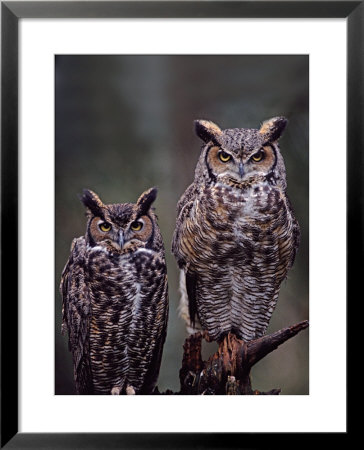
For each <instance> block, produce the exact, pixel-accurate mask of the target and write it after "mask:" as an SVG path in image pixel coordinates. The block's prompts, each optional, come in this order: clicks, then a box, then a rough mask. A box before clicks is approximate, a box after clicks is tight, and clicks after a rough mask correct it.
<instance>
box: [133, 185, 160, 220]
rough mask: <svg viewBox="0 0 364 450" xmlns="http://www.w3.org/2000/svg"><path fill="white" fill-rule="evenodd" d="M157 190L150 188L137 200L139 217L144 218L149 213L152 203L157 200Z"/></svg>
mask: <svg viewBox="0 0 364 450" xmlns="http://www.w3.org/2000/svg"><path fill="white" fill-rule="evenodd" d="M157 192H158V189H157V188H156V187H152V188H150V189H148V190H147V191H145V192H143V193H142V195H141V196H140V197H139V198H138V201H137V208H138V214H139V215H140V216H144V215H145V214H147V212H148V211H149V209H150V207H151V206H152V203H153V202H154V201H155V199H156V198H157Z"/></svg>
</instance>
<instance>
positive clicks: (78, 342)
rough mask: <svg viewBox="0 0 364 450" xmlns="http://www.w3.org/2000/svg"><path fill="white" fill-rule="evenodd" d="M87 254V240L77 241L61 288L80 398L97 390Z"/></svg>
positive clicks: (63, 330) (72, 249) (80, 239)
mask: <svg viewBox="0 0 364 450" xmlns="http://www.w3.org/2000/svg"><path fill="white" fill-rule="evenodd" d="M85 251H86V244H85V239H84V238H83V237H81V238H78V239H74V240H73V242H72V247H71V254H70V257H69V259H68V261H67V264H66V266H65V268H64V270H63V272H62V278H61V284H60V292H61V296H62V315H63V320H62V333H64V332H65V331H66V330H67V332H68V346H69V349H70V351H71V352H72V355H73V365H74V377H75V382H76V389H77V392H78V393H79V394H91V393H92V390H93V388H92V376H91V368H90V360H89V327H90V312H91V311H90V304H91V302H90V296H89V290H88V288H87V283H86V282H85Z"/></svg>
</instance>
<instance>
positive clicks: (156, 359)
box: [141, 274, 168, 394]
mask: <svg viewBox="0 0 364 450" xmlns="http://www.w3.org/2000/svg"><path fill="white" fill-rule="evenodd" d="M155 293H157V295H158V296H160V299H159V307H160V310H161V312H162V317H161V321H160V329H159V338H158V340H157V342H156V344H155V347H154V351H153V356H152V359H151V362H150V365H149V369H148V372H147V374H146V376H145V382H144V384H143V389H142V392H141V393H145V394H151V393H152V392H153V389H154V387H155V385H156V384H157V380H158V375H159V369H160V366H161V361H162V354H163V346H164V342H165V340H166V335H167V321H168V282H167V275H166V274H165V275H164V276H163V277H161V280H160V283H159V287H157V289H156V291H155ZM154 295H155V294H154ZM157 318H158V315H157ZM157 321H158V319H157Z"/></svg>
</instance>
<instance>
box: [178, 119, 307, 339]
mask: <svg viewBox="0 0 364 450" xmlns="http://www.w3.org/2000/svg"><path fill="white" fill-rule="evenodd" d="M286 123H287V120H286V119H285V118H284V117H275V118H273V119H270V120H267V121H266V122H264V123H263V124H262V126H261V127H260V128H259V129H245V128H233V129H226V130H221V129H220V128H219V127H218V126H217V125H216V124H214V123H213V122H210V121H206V120H198V121H195V128H196V133H197V135H198V136H199V137H200V138H201V139H202V140H203V142H204V144H203V146H202V151H201V155H200V158H199V160H198V163H197V167H196V171H195V179H194V182H193V183H192V184H191V185H190V186H189V187H188V188H187V189H186V191H185V192H184V194H183V195H182V197H181V198H180V200H179V202H178V206H177V223H176V229H175V232H174V236H173V244H172V252H173V253H174V255H175V257H176V259H177V263H178V265H179V267H180V269H181V277H180V290H181V293H182V296H181V301H180V311H181V315H182V317H184V318H185V320H186V321H187V325H188V331H189V332H191V333H192V332H194V331H195V330H199V329H202V330H204V331H207V332H208V337H209V338H210V339H211V340H217V341H219V340H221V339H222V338H223V337H224V335H225V334H227V333H228V332H232V333H234V334H236V335H237V336H238V338H240V339H243V340H245V341H249V340H252V339H256V338H258V337H260V336H262V335H263V334H264V332H265V330H266V328H267V326H268V323H269V320H270V317H271V315H272V313H273V311H274V308H275V306H276V303H277V299H278V294H279V289H280V285H281V283H282V281H283V280H284V279H285V277H286V275H287V271H288V270H289V269H290V267H291V266H292V264H293V262H294V259H295V255H296V251H297V248H298V245H299V236H300V231H299V226H298V223H297V220H296V219H295V217H294V215H293V211H292V208H291V205H290V202H289V200H288V197H287V194H286V187H287V184H286V172H285V166H284V162H283V157H282V155H281V153H280V151H279V147H278V143H277V141H278V139H279V138H280V136H281V133H282V132H283V130H284V128H285V126H286Z"/></svg>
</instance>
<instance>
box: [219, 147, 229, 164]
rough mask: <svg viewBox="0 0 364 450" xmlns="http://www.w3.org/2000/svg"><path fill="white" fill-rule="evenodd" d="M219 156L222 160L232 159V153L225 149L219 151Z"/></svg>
mask: <svg viewBox="0 0 364 450" xmlns="http://www.w3.org/2000/svg"><path fill="white" fill-rule="evenodd" d="M219 158H220V161H222V162H224V163H225V162H228V161H230V159H231V155H229V153H226V152H224V151H223V150H221V151H219Z"/></svg>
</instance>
